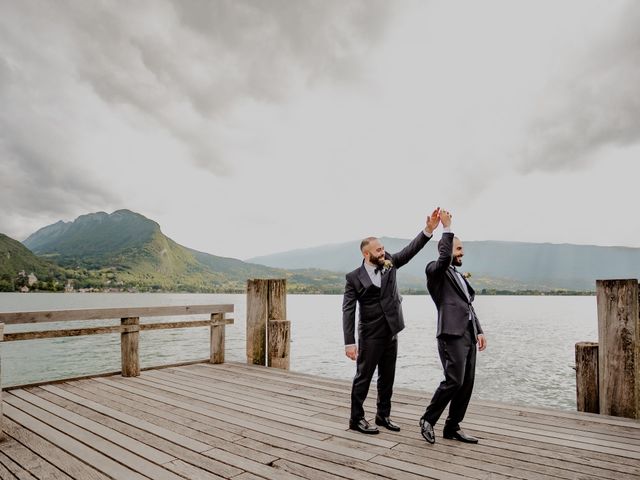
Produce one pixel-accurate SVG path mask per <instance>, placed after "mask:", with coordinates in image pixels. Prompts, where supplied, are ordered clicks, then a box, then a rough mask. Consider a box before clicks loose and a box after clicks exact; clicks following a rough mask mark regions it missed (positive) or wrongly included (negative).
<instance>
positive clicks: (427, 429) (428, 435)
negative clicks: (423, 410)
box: [420, 418, 436, 444]
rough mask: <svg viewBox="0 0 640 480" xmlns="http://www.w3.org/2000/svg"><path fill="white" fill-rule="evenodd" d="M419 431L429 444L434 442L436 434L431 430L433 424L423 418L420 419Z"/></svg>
mask: <svg viewBox="0 0 640 480" xmlns="http://www.w3.org/2000/svg"><path fill="white" fill-rule="evenodd" d="M420 433H421V434H422V436H423V437H424V439H425V440H426V441H427V442H429V443H431V444H434V443H436V434H435V432H434V431H433V425H431V424H430V423H429V422H427V421H426V420H425V419H424V418H421V419H420Z"/></svg>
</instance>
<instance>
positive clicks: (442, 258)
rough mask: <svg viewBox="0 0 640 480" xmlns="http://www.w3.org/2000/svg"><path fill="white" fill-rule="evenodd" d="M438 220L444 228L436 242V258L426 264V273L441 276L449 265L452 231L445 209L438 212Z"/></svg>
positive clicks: (449, 216) (451, 251)
mask: <svg viewBox="0 0 640 480" xmlns="http://www.w3.org/2000/svg"><path fill="white" fill-rule="evenodd" d="M440 221H441V222H442V226H443V227H444V229H445V232H444V233H443V234H442V240H440V243H439V244H438V259H437V260H436V261H435V262H431V263H429V265H427V269H426V273H427V275H428V276H429V277H432V278H433V277H437V276H442V275H444V274H445V272H446V271H447V268H449V265H451V257H452V255H453V233H452V232H450V231H449V230H450V229H451V214H450V213H449V212H447V211H446V210H442V211H441V212H440Z"/></svg>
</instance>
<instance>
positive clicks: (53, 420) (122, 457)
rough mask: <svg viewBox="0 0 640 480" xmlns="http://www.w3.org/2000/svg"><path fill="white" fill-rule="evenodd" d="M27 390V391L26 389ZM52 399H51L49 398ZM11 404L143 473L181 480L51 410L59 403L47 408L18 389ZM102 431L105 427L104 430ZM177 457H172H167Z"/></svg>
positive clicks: (12, 396)
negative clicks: (22, 394) (33, 402)
mask: <svg viewBox="0 0 640 480" xmlns="http://www.w3.org/2000/svg"><path fill="white" fill-rule="evenodd" d="M25 393H26V392H25ZM32 397H35V396H29V395H27V398H30V399H31V398H32ZM34 401H36V402H37V403H39V404H43V403H45V401H44V400H41V399H38V398H37V397H36V398H35V399H34ZM46 403H49V402H46ZM7 404H8V405H11V406H12V407H15V408H17V409H20V410H22V412H24V413H26V414H28V415H31V416H32V417H34V418H37V419H38V420H39V421H41V422H43V423H45V424H47V425H49V426H50V427H53V428H55V429H56V430H59V431H61V432H64V433H65V434H66V435H68V436H69V437H71V438H73V439H75V440H78V441H79V442H82V443H84V444H85V445H90V446H91V448H92V449H93V450H94V451H96V452H99V453H101V454H103V455H104V456H105V457H109V458H111V459H113V460H114V461H116V462H118V463H122V464H124V465H126V467H127V468H130V469H131V470H134V471H136V472H138V473H140V474H142V475H151V476H152V477H153V478H154V479H159V480H160V479H164V480H181V478H180V477H178V476H177V475H175V474H173V473H171V472H169V471H167V470H165V469H164V468H162V467H159V466H158V465H156V464H154V463H153V462H150V461H148V460H146V459H145V458H143V457H141V456H139V455H137V454H135V453H132V452H130V451H129V450H128V449H127V448H123V447H121V446H119V445H118V444H115V443H112V442H110V441H108V440H105V439H103V438H102V437H101V436H99V435H96V434H94V433H92V432H91V431H89V430H85V429H84V428H81V427H79V426H77V425H75V424H73V423H71V422H69V421H67V420H64V419H62V418H60V417H58V416H56V415H54V414H51V413H49V411H48V410H54V411H56V409H58V408H59V407H57V405H53V404H50V403H49V405H50V408H49V409H48V410H45V409H43V408H41V407H39V406H36V405H35V404H32V403H30V402H27V401H24V400H22V399H20V398H18V397H17V396H16V395H15V393H12V394H11V395H9V396H8V398H7ZM68 415H69V416H71V415H72V414H71V413H68ZM89 423H90V422H88V421H86V422H83V424H84V425H83V426H89V425H88V424H89ZM101 433H102V430H101ZM115 436H116V434H115V433H113V434H110V435H109V437H112V438H113V437H115ZM124 443H125V444H127V443H128V444H129V446H131V443H132V442H126V441H125V442H124ZM157 455H160V453H156V456H157ZM166 458H170V459H171V460H173V458H171V457H166Z"/></svg>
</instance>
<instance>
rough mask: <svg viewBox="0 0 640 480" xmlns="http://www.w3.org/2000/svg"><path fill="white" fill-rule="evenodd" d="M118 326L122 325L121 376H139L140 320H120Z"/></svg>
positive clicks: (131, 318)
mask: <svg viewBox="0 0 640 480" xmlns="http://www.w3.org/2000/svg"><path fill="white" fill-rule="evenodd" d="M120 324H121V325H122V332H121V333H120V352H121V356H122V376H123V377H137V376H139V375H140V353H139V351H140V350H139V344H140V318H139V317H127V318H122V319H120Z"/></svg>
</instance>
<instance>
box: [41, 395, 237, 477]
mask: <svg viewBox="0 0 640 480" xmlns="http://www.w3.org/2000/svg"><path fill="white" fill-rule="evenodd" d="M70 388H73V389H74V391H77V390H79V389H77V388H76V387H70ZM72 393H73V392H72ZM43 394H46V395H50V396H51V397H56V398H57V400H55V401H56V404H58V405H61V406H65V407H66V408H69V409H70V410H71V411H75V412H77V413H80V414H82V415H84V416H86V417H87V418H91V419H93V420H94V421H97V422H100V423H103V424H104V425H105V426H108V427H109V428H111V429H113V430H116V431H118V432H120V433H122V434H124V435H127V436H129V437H131V438H133V439H136V440H138V441H140V442H144V443H147V444H148V445H153V447H154V448H157V449H158V450H161V451H163V452H165V453H166V454H168V455H170V456H173V457H176V458H177V459H179V460H182V461H184V462H186V463H188V464H190V465H193V466H194V467H196V468H198V469H199V470H202V471H203V472H209V473H212V474H215V475H219V476H221V477H224V478H228V477H232V476H234V475H237V474H238V473H240V472H241V471H240V470H239V469H237V468H234V467H231V466H229V465H225V464H224V463H221V462H218V461H215V460H213V459H211V458H208V457H204V456H202V455H200V454H199V453H197V452H194V451H192V450H189V449H187V448H185V447H183V446H181V445H178V444H176V443H173V442H170V441H168V440H166V439H164V438H161V437H158V436H156V435H154V434H153V433H149V432H147V431H144V430H142V429H138V428H136V427H135V426H131V425H129V424H127V423H124V422H120V421H119V420H117V419H114V418H111V417H109V416H107V415H104V414H102V413H98V412H95V411H93V410H90V409H88V408H86V407H84V406H83V405H79V404H76V403H74V402H71V401H69V400H66V399H63V398H62V397H57V396H56V395H53V394H51V393H49V392H45V391H43ZM87 398H88V399H90V400H91V399H95V398H96V397H95V396H88V397H87ZM52 401H53V400H52ZM103 401H104V398H103ZM65 402H68V404H66V405H65ZM106 406H113V404H112V402H109V403H108V404H106ZM129 411H130V412H131V410H130V409H129ZM136 415H138V416H140V417H141V418H145V419H147V418H148V417H147V416H144V415H143V414H141V413H138V412H136ZM158 425H159V426H166V423H159V424H158ZM181 432H182V430H181ZM179 433H180V432H179ZM196 439H197V438H196ZM164 467H165V468H167V469H169V470H171V471H174V472H176V473H178V474H180V475H181V474H182V473H181V470H180V466H179V465H177V466H176V463H175V462H171V463H167V464H164Z"/></svg>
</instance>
